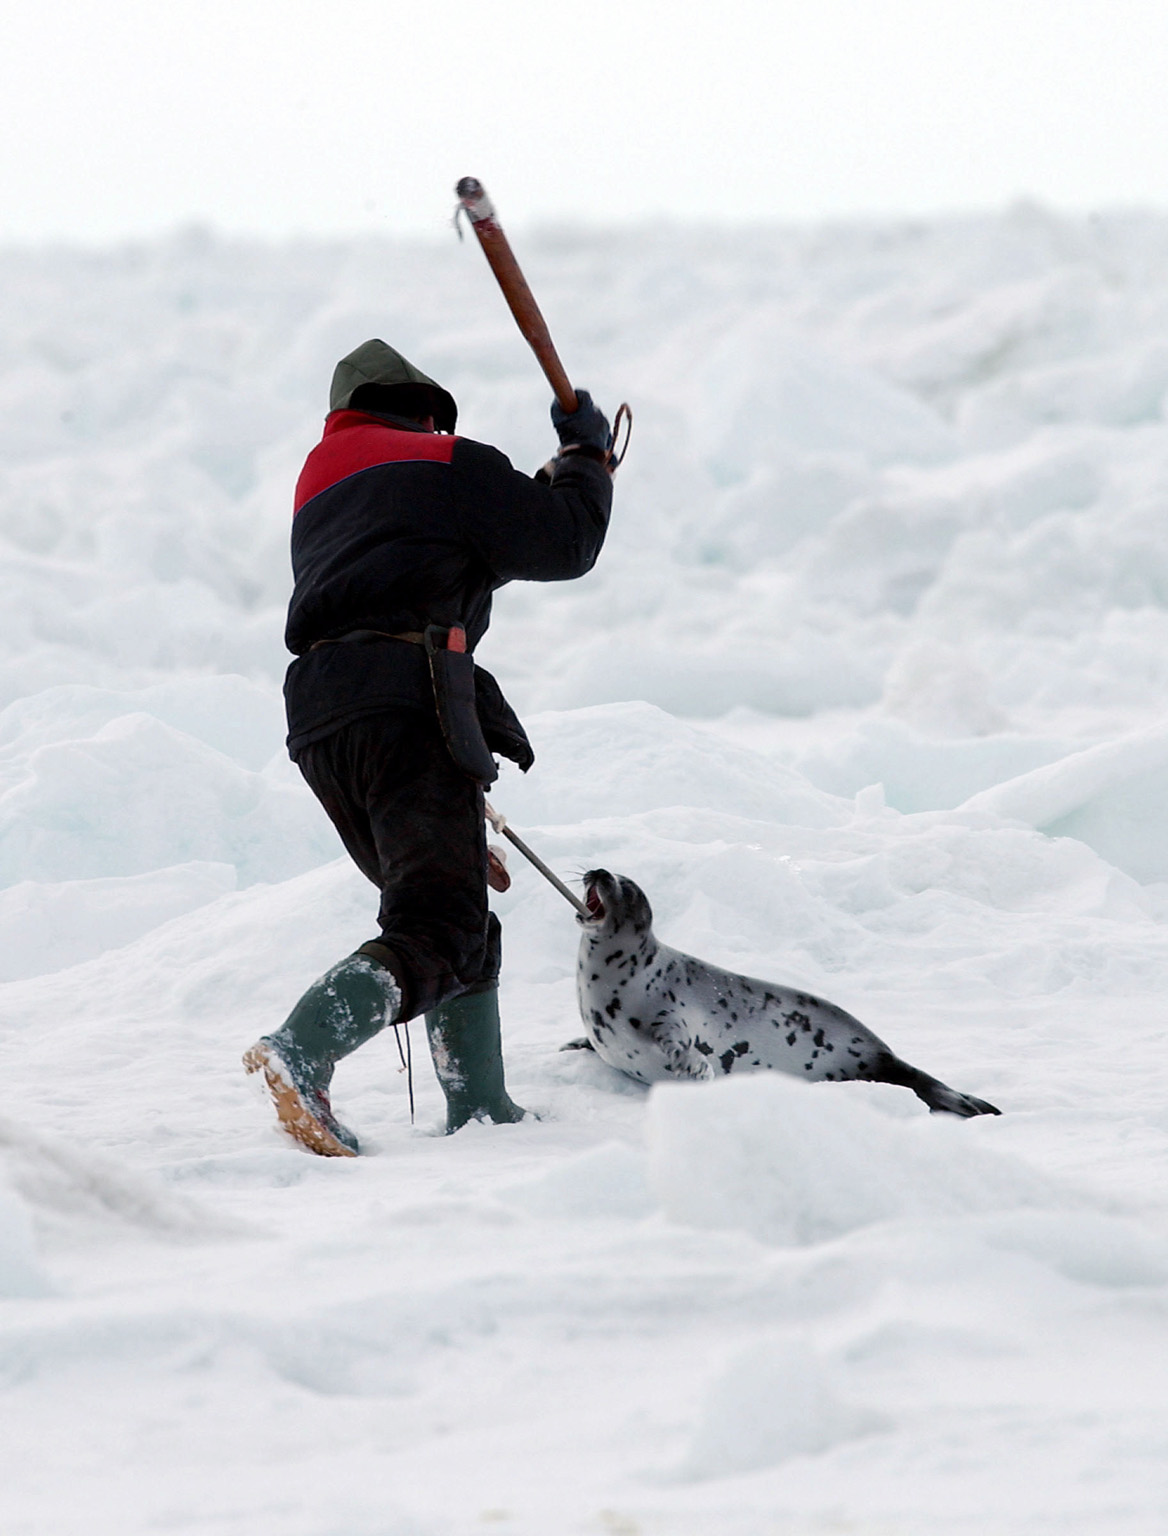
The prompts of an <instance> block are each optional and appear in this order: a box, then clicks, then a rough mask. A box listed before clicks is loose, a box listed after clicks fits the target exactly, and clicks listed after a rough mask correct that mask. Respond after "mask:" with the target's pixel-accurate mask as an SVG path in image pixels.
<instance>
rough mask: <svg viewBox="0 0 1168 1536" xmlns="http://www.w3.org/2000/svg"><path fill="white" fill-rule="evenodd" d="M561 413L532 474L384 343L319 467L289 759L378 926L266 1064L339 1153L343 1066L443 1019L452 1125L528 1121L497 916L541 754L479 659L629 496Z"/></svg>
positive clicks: (304, 550) (357, 367) (588, 407)
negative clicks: (507, 603) (505, 608)
mask: <svg viewBox="0 0 1168 1536" xmlns="http://www.w3.org/2000/svg"><path fill="white" fill-rule="evenodd" d="M578 395H579V404H578V407H577V409H576V410H575V411H574V412H573V413H572V414H571V415H568V414H567V413H565V412H563V411H562V410H560V408H559V407H558V406H557V405H553V406H552V421H553V423H554V424H555V426H556V430H557V432H558V434H559V438H560V444H561V446H560V451H559V453H558V454H557V456H556V458H555V459H554V460H553V461H552V463H551V464H550V465H548V466H547V467H546V468H545V470H541V471H540V473H539V475H537V476H536V477H535V478H534V479H532V478H531V477H529V476H527V475H524V474H522V473H520V472H519V471H518V470H516V469H513V468H512V466H511V464H510V463H509V462H508V460H507V459H506V458H505V457H504V456H503V455H502V454H501V453H499V452H498V451H497V450H496V449H494V448H489V447H486V446H485V445H484V444H481V443H475V442H472V441H470V440H469V439H467V438H460V437H455V436H454V435H453V433H454V427H455V421H456V417H457V407H456V405H455V402H454V400H453V398H452V397H451V396H450V395H449V394H448V393H447V391H446V390H444V389H443V388H442V387H441V386H440V385H438V384H436V383H435V382H434V380H433V379H430V378H427V376H426V375H425V374H424V373H421V372H420V371H419V370H418V369H417V368H415V367H413V365H412V364H410V363H408V362H407V361H406V360H405V358H403V357H402V356H400V354H399V353H397V352H395V351H394V350H393V349H392V348H391V347H388V346H386V344H385V343H384V342H383V341H367V342H365V343H364V344H363V345H362V346H360V347H358V348H357V350H356V351H355V352H351V353H350V354H349V356H348V357H346V358H343V359H342V360H341V362H340V363H338V364H337V368H336V372H335V373H334V375H333V382H332V390H331V394H330V400H329V415H328V417H327V419H326V422H325V429H324V436H323V438H322V440H321V442H320V443H319V444H318V446H317V447H316V448H314V449H313V451H312V453H311V454H309V457H308V461H307V463H306V464H305V466H304V470H303V472H302V473H301V476H300V480H299V482H298V484H297V489H296V510H295V516H294V519H293V527H292V569H293V576H294V579H295V587H294V590H293V593H292V601H291V604H290V606H289V610H288V626H287V631H286V640H287V644H288V648H289V650H291V651H293V652H295V655H296V660H295V661H293V662H292V664H291V666H290V667H289V669H288V676H287V680H286V682H285V685H284V696H285V702H286V704H287V710H288V733H289V734H288V749H289V752H290V753H291V755H292V757H293V759H294V760H295V762H296V763H297V765H298V766H299V768H300V770H301V772H302V773H303V775H304V777H305V779H306V780H307V781H308V783H309V785H310V786H311V788H312V790H313V792H314V793H315V794H316V796H317V798H318V799H319V800H320V802H321V804H322V805H323V806H324V808H325V810H326V811H327V812H328V814H329V816H330V818H331V819H332V821H333V824H334V825H335V827H336V829H337V831H338V832H339V833H340V835H341V839H342V841H343V842H344V844H345V847H346V848H347V849H348V851H349V853H350V855H351V856H352V858H353V860H354V862H355V863H356V864H357V866H358V868H359V869H360V870H361V871H362V873H363V874H365V875H367V876H368V877H369V879H370V880H372V881H373V882H374V884H375V885H377V886H378V887H379V888H380V891H381V905H380V910H379V914H378V920H379V923H380V929H381V931H380V933H379V935H378V937H377V938H376V939H373V940H371V941H370V942H368V943H366V944H362V945H361V947H360V948H359V949H358V950H357V951H356V952H355V953H354V954H352V955H349V956H348V957H347V958H346V959H344V960H342V961H341V962H340V963H339V964H338V965H335V966H333V968H332V970H330V971H328V972H327V973H326V974H325V975H324V976H322V977H321V978H320V979H319V980H318V981H316V982H314V983H313V985H312V986H311V987H309V989H308V991H307V992H306V993H305V994H304V996H303V997H302V998H301V999H300V1001H299V1002H298V1003H297V1004H296V1006H295V1008H293V1010H292V1012H291V1014H290V1015H289V1016H288V1019H287V1020H286V1022H285V1023H284V1024H283V1026H282V1027H281V1028H280V1029H279V1030H277V1031H276V1032H275V1033H274V1034H272V1035H265V1036H264V1037H263V1038H262V1039H261V1040H259V1041H258V1042H257V1043H256V1044H255V1045H254V1046H252V1047H251V1049H250V1050H249V1051H248V1052H247V1053H246V1055H245V1056H244V1065H245V1066H246V1068H247V1070H248V1071H249V1072H256V1071H262V1072H263V1073H264V1076H265V1078H266V1081H267V1084H268V1087H269V1089H270V1091H271V1094H272V1098H273V1100H274V1102H275V1105H276V1112H277V1114H278V1116H279V1118H280V1121H281V1123H282V1124H283V1126H284V1128H285V1129H286V1130H287V1131H288V1132H289V1133H290V1134H291V1135H292V1136H294V1137H295V1138H296V1139H297V1140H298V1141H300V1142H302V1143H303V1145H304V1146H306V1147H308V1148H310V1149H311V1150H312V1151H313V1152H317V1153H320V1154H321V1155H323V1156H326V1157H352V1156H355V1155H356V1154H357V1151H358V1145H357V1139H356V1137H355V1136H354V1135H353V1133H352V1132H351V1131H349V1130H348V1129H347V1128H346V1127H345V1126H343V1125H342V1124H341V1123H340V1122H339V1121H338V1120H337V1119H336V1117H335V1116H334V1114H333V1112H332V1107H331V1104H330V1101H329V1084H330V1082H331V1079H332V1074H333V1068H334V1067H335V1065H336V1063H337V1062H338V1061H340V1060H341V1058H342V1057H344V1056H347V1055H348V1054H349V1053H350V1052H351V1051H354V1050H356V1049H357V1047H358V1046H359V1045H362V1044H363V1043H364V1042H365V1041H366V1040H368V1039H370V1038H371V1037H372V1036H373V1035H375V1034H377V1033H378V1032H379V1031H380V1030H381V1029H384V1028H385V1027H386V1026H387V1025H390V1024H397V1023H403V1022H405V1021H406V1020H409V1019H412V1018H414V1017H416V1016H417V1015H418V1014H424V1015H425V1018H426V1032H427V1037H428V1039H429V1043H430V1051H431V1055H432V1057H433V1060H434V1067H435V1071H436V1072H437V1075H438V1080H439V1082H440V1083H441V1085H442V1088H443V1092H444V1093H445V1096H446V1104H447V1120H446V1128H447V1132H448V1133H449V1132H452V1131H456V1130H458V1128H459V1127H460V1126H462V1125H465V1124H466V1122H467V1121H468V1120H470V1119H471V1118H472V1117H474V1118H478V1119H483V1118H489V1119H490V1120H492V1121H494V1122H495V1123H502V1122H506V1121H513V1120H518V1119H521V1118H522V1116H523V1111H522V1110H521V1109H520V1108H519V1107H518V1105H516V1104H514V1103H512V1101H511V1099H510V1098H509V1096H508V1094H507V1090H506V1087H505V1084H504V1079H503V1059H502V1051H501V1046H500V1037H499V1010H498V1001H497V995H498V977H499V963H500V934H499V922H498V919H497V918H496V917H495V916H494V915H493V914H492V913H491V912H490V911H489V910H488V907H487V873H488V854H487V847H486V830H485V825H484V819H483V786H484V784H486V783H489V782H490V781H491V780H492V779H493V778H494V777H495V774H496V772H497V766H496V764H495V762H494V760H493V758H492V756H491V753H492V752H495V753H499V754H500V755H502V756H505V757H509V758H511V759H512V760H513V761H515V762H516V763H518V764H519V766H520V767H521V768H522V769H524V770H525V771H526V769H527V768H529V767H530V766H531V763H532V760H533V754H532V750H531V746H530V744H529V742H528V740H527V737H526V735H525V733H524V731H523V727H522V726H521V725H520V723H519V721H518V720H517V719H516V717H515V715H514V713H513V712H512V710H511V708H510V706H509V705H508V704H507V702H506V700H505V699H504V698H503V695H502V694H501V692H500V691H499V688H498V685H497V684H496V683H495V681H494V679H493V678H492V677H491V676H490V674H489V673H487V672H485V671H484V670H483V669H482V668H480V667H476V666H474V664H473V662H472V661H471V653H472V652H473V650H474V647H475V646H476V645H477V643H478V641H479V640H480V639H481V638H482V635H483V633H484V632H485V630H486V628H487V625H488V623H489V622H490V613H491V595H492V593H493V592H494V591H495V589H496V588H498V587H501V586H503V585H504V584H505V583H506V582H508V581H515V580H527V581H564V580H568V579H570V578H572V577H575V576H582V575H583V574H584V573H585V572H586V571H588V570H590V569H591V568H592V566H593V564H594V563H595V560H596V557H597V555H598V554H599V552H600V547H601V544H602V543H603V542H604V535H605V532H606V530H607V526H608V516H609V511H610V508H611V504H612V480H611V475H610V472H609V468H608V448H609V446H610V443H611V434H610V432H609V425H608V422H607V421H606V420H605V418H604V416H603V415H602V414H601V412H600V411H599V410H598V409H597V408H596V406H595V405H593V403H592V401H591V399H590V398H589V396H588V395H587V393H585V392H584V391H579V392H578Z"/></svg>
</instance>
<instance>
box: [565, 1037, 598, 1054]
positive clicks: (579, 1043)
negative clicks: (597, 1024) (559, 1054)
mask: <svg viewBox="0 0 1168 1536" xmlns="http://www.w3.org/2000/svg"><path fill="white" fill-rule="evenodd" d="M595 1049H596V1047H595V1046H594V1045H593V1044H592V1041H591V1040H589V1039H588V1038H587V1036H586V1035H581V1036H580V1038H579V1039H578V1040H569V1041H568V1043H567V1045H561V1046H560V1050H561V1051H594V1050H595Z"/></svg>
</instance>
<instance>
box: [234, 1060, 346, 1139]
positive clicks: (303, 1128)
mask: <svg viewBox="0 0 1168 1536" xmlns="http://www.w3.org/2000/svg"><path fill="white" fill-rule="evenodd" d="M243 1065H244V1067H245V1069H246V1070H247V1071H248V1072H262V1073H263V1074H264V1081H265V1082H266V1083H267V1085H268V1092H269V1093H270V1094H271V1095H272V1103H273V1104H275V1106H276V1115H277V1117H278V1118H279V1121H280V1124H281V1125H282V1126H283V1127H284V1129H285V1130H286V1131H287V1132H288V1134H289V1136H291V1137H292V1138H293V1139H294V1140H295V1141H298V1142H299V1143H300V1145H301V1146H302V1147H307V1148H308V1150H309V1151H310V1152H315V1153H316V1154H317V1156H318V1157H356V1156H357V1154H356V1152H354V1151H353V1149H352V1147H347V1146H346V1145H345V1144H344V1142H343V1141H338V1140H337V1138H336V1137H335V1136H334V1135H333V1133H332V1132H331V1131H330V1130H329V1128H328V1126H327V1125H325V1124H324V1123H323V1122H322V1121H321V1120H319V1119H317V1117H316V1116H315V1115H314V1114H313V1113H312V1111H311V1110H310V1109H309V1107H308V1105H307V1104H306V1103H305V1102H304V1100H303V1099H302V1098H301V1097H300V1095H299V1094H298V1093H297V1092H296V1089H295V1088H294V1087H293V1086H292V1084H291V1082H290V1081H289V1080H288V1078H287V1076H286V1075H285V1073H284V1070H283V1063H282V1062H281V1061H280V1058H279V1057H278V1056H277V1055H276V1054H275V1052H273V1051H270V1050H269V1049H268V1047H267V1046H266V1045H262V1044H260V1045H253V1046H252V1047H251V1049H250V1050H247V1051H245V1052H244V1053H243Z"/></svg>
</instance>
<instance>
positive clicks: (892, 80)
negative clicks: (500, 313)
mask: <svg viewBox="0 0 1168 1536" xmlns="http://www.w3.org/2000/svg"><path fill="white" fill-rule="evenodd" d="M0 48H2V54H0V156H2V159H0V239H21V240H24V239H29V238H32V239H38V238H41V237H44V236H58V235H64V236H71V237H76V238H81V239H85V240H106V239H109V238H113V237H120V236H123V235H131V234H140V233H146V232H151V231H154V230H158V229H164V228H168V227H170V226H173V225H174V224H176V223H180V222H188V221H191V220H200V221H209V222H211V223H213V224H214V225H216V226H219V227H221V228H224V229H229V230H231V229H235V230H246V231H258V232H263V233H269V234H277V235H278V234H284V233H287V232H291V231H299V230H303V231H315V232H322V233H332V232H343V231H349V230H358V229H369V228H372V229H380V230H385V231H393V232H410V233H425V232H427V231H429V232H433V233H438V232H439V231H441V230H443V229H444V228H445V227H446V221H447V220H448V219H449V216H450V210H451V207H452V204H453V194H452V188H453V184H454V182H455V181H456V180H457V178H458V177H459V176H461V175H464V174H472V175H477V176H479V177H481V179H482V180H483V181H484V183H485V184H486V186H487V188H488V190H489V191H490V192H491V193H492V195H493V196H494V198H495V201H496V203H497V204H498V205H499V209H500V213H501V216H502V217H503V220H504V222H505V223H506V224H508V225H509V226H511V225H523V224H526V223H529V222H531V221H533V220H544V219H553V218H558V217H560V216H562V215H569V216H571V215H578V216H580V217H582V218H585V219H587V220H590V221H598V220H599V221H605V222H608V221H626V220H630V219H637V218H644V217H649V216H654V215H661V214H674V215H677V216H679V217H699V218H712V219H718V220H739V219H768V220H769V219H776V218H777V219H806V218H813V217H817V216H821V215H825V214H847V213H855V212H878V213H883V212H910V213H924V212H930V211H933V210H936V209H943V208H971V207H997V206H1000V205H1002V204H1003V203H1006V202H1008V201H1010V200H1012V199H1014V198H1016V197H1019V196H1030V197H1035V198H1038V199H1040V200H1042V201H1045V202H1049V203H1052V204H1053V205H1055V206H1058V207H1069V208H1086V207H1097V206H1107V205H1114V204H1117V203H1128V204H1130V203H1143V204H1152V205H1155V206H1159V207H1168V0H800V3H798V4H794V3H789V0H770V3H764V0H721V3H717V0H703V3H700V4H699V3H696V0H671V3H670V4H668V5H666V4H664V3H660V4H658V3H651V0H624V3H619V0H573V3H570V4H552V3H549V0H542V3H540V0H494V3H492V0H477V3H471V0H445V3H443V0H432V3H431V4H429V5H426V4H424V3H422V0H416V3H411V4H409V5H405V4H402V3H400V0H198V3H192V0H45V3H41V4H35V3H30V0H21V3H19V4H17V3H15V0H6V4H5V11H4V22H3V29H2V31H0Z"/></svg>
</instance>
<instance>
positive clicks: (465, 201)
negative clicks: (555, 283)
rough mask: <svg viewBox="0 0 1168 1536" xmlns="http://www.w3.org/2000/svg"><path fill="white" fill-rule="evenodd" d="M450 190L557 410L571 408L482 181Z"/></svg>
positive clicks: (467, 179)
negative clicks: (474, 236) (540, 371)
mask: <svg viewBox="0 0 1168 1536" xmlns="http://www.w3.org/2000/svg"><path fill="white" fill-rule="evenodd" d="M454 190H455V192H456V193H457V195H458V211H459V213H465V214H466V216H467V218H468V219H469V221H470V227H471V228H472V229H473V230H474V232H475V234H476V235H477V236H478V242H479V244H480V245H481V246H482V248H483V255H484V256H485V257H486V258H487V261H488V262H489V263H490V266H491V271H492V272H493V273H494V274H495V278H496V281H497V282H498V284H499V287H500V288H501V289H502V290H503V297H504V298H505V299H506V300H507V304H508V307H509V308H510V310H511V313H512V314H513V315H514V316H515V323H516V325H518V327H519V329H520V331H521V332H522V333H523V336H524V339H525V340H526V342H527V344H528V346H529V347H530V348H531V350H532V351H533V352H534V353H535V356H536V359H537V361H538V363H539V366H540V367H541V368H542V369H543V371H544V374H545V376H546V378H547V381H548V383H549V384H550V385H551V387H552V393H553V394H554V395H555V397H556V400H557V402H558V403H559V406H560V409H561V410H562V411H568V412H572V411H574V410H575V409H576V407H577V405H578V404H579V402H578V401H577V399H576V391H575V390H574V389H573V388H572V385H571V382H570V380H569V378H568V375H567V374H566V373H565V372H564V365H563V363H561V362H560V359H559V357H558V355H557V353H556V348H555V344H554V343H553V341H552V338H551V333H550V332H549V330H548V328H547V322H546V321H545V320H544V318H543V315H542V314H541V313H540V308H539V305H538V304H537V303H536V302H535V295H534V294H533V293H532V291H531V289H530V288H529V287H528V286H527V279H526V278H525V277H524V275H523V272H522V271H521V269H520V266H519V263H518V262H517V261H516V260H515V253H514V252H513V251H512V249H511V245H510V242H509V241H508V239H507V236H506V235H505V234H504V233H503V230H502V227H501V226H500V224H499V220H498V217H497V216H496V213H495V207H494V204H493V203H492V202H491V200H490V198H489V197H488V196H487V194H486V191H485V189H484V187H483V184H482V182H481V181H479V180H478V179H477V178H476V177H474V176H464V177H463V178H462V180H461V181H460V182H459V183H458V186H457V187H456V188H455V189H454Z"/></svg>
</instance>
